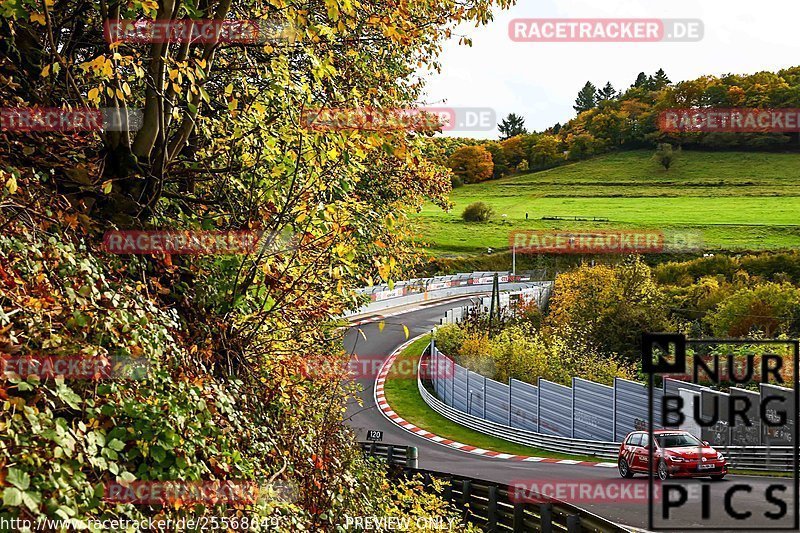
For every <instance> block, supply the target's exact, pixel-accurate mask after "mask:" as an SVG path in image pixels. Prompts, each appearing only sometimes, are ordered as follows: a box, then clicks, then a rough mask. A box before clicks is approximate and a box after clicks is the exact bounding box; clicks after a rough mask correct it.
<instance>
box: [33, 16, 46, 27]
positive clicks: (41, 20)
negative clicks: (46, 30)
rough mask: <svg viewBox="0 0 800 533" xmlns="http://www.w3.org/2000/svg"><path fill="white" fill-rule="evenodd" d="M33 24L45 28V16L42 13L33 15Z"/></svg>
mask: <svg viewBox="0 0 800 533" xmlns="http://www.w3.org/2000/svg"><path fill="white" fill-rule="evenodd" d="M31 22H36V23H37V24H39V25H40V26H44V25H45V20H44V15H42V14H41V13H32V14H31Z"/></svg>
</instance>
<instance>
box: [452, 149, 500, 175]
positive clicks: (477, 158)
mask: <svg viewBox="0 0 800 533" xmlns="http://www.w3.org/2000/svg"><path fill="white" fill-rule="evenodd" d="M447 166H448V167H450V169H451V170H452V171H453V174H455V175H456V176H458V178H459V179H460V180H461V181H462V182H463V183H479V182H481V181H485V180H488V179H489V178H491V177H492V172H493V171H494V164H493V163H492V154H490V153H489V151H488V150H487V149H486V148H484V147H483V146H465V147H463V148H459V149H458V150H456V151H455V152H454V153H453V155H451V156H450V159H448V160H447Z"/></svg>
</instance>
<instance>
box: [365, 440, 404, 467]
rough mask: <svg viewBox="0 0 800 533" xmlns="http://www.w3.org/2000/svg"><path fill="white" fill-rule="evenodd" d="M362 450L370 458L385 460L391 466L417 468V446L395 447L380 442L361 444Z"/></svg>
mask: <svg viewBox="0 0 800 533" xmlns="http://www.w3.org/2000/svg"><path fill="white" fill-rule="evenodd" d="M359 444H360V445H361V450H362V451H363V452H364V453H366V454H367V455H369V456H370V457H378V458H379V459H384V460H385V461H386V462H387V463H389V464H390V465H398V466H402V467H407V468H417V466H418V464H417V460H418V454H419V452H418V451H417V448H416V447H415V446H395V445H394V444H381V443H379V442H359Z"/></svg>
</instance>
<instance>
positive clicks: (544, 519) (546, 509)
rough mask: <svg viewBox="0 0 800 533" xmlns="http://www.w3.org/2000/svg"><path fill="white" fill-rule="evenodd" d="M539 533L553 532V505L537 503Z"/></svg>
mask: <svg viewBox="0 0 800 533" xmlns="http://www.w3.org/2000/svg"><path fill="white" fill-rule="evenodd" d="M539 517H540V525H541V526H542V529H541V533H553V505H552V504H550V503H543V504H540V505H539Z"/></svg>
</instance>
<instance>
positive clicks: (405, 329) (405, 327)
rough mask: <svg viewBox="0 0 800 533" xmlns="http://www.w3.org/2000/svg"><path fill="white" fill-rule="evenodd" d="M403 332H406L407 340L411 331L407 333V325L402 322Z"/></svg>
mask: <svg viewBox="0 0 800 533" xmlns="http://www.w3.org/2000/svg"><path fill="white" fill-rule="evenodd" d="M403 333H405V334H406V340H408V338H409V337H410V336H411V333H409V331H408V326H406V325H405V324H403Z"/></svg>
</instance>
